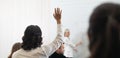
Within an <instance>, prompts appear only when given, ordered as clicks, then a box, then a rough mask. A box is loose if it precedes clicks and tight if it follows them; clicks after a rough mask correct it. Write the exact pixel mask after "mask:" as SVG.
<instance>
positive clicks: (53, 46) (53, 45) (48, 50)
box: [42, 24, 63, 56]
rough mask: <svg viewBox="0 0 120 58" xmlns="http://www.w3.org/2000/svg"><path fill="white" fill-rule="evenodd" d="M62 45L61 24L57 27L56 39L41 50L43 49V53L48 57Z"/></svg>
mask: <svg viewBox="0 0 120 58" xmlns="http://www.w3.org/2000/svg"><path fill="white" fill-rule="evenodd" d="M62 43H63V40H62V29H61V24H58V25H57V37H56V39H55V40H54V41H53V42H52V43H50V44H49V45H45V46H43V47H42V48H43V49H44V52H45V53H46V55H47V56H50V55H51V54H53V53H54V52H55V51H56V50H57V49H58V48H59V47H60V46H61V44H62Z"/></svg>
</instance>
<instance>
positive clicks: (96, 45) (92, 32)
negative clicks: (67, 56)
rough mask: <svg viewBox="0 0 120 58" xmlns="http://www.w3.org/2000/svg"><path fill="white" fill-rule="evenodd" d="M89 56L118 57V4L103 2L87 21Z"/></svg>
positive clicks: (119, 13)
mask: <svg viewBox="0 0 120 58" xmlns="http://www.w3.org/2000/svg"><path fill="white" fill-rule="evenodd" d="M88 35H89V39H90V44H89V49H90V53H91V56H90V58H120V5H119V4H115V3H103V4H101V5H99V6H98V7H97V8H96V9H95V10H94V11H93V13H92V15H91V17H90V21H89V29H88Z"/></svg>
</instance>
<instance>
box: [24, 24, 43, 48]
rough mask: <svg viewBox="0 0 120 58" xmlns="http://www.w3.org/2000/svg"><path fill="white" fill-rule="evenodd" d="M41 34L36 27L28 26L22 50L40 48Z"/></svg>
mask: <svg viewBox="0 0 120 58" xmlns="http://www.w3.org/2000/svg"><path fill="white" fill-rule="evenodd" d="M41 36H42V32H41V29H40V28H39V27H38V26H37V25H30V26H28V27H27V28H26V30H25V32H24V36H23V38H22V39H23V43H22V44H23V45H22V48H23V49H24V50H31V49H35V48H37V47H40V46H41V44H42V37H41Z"/></svg>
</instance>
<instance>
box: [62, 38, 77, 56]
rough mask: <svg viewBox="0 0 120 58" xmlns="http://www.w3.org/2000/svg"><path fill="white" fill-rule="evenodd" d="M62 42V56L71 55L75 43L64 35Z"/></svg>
mask: <svg viewBox="0 0 120 58" xmlns="http://www.w3.org/2000/svg"><path fill="white" fill-rule="evenodd" d="M64 43H65V51H64V56H66V57H73V49H74V48H75V45H74V44H73V43H72V42H71V41H70V38H68V37H64Z"/></svg>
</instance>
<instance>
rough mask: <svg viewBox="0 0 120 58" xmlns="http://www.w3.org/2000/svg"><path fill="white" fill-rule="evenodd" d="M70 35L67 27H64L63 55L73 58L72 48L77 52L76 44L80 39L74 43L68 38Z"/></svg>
mask: <svg viewBox="0 0 120 58" xmlns="http://www.w3.org/2000/svg"><path fill="white" fill-rule="evenodd" d="M69 36H70V30H69V29H65V32H64V40H63V41H64V43H65V51H64V55H65V57H66V58H73V50H75V51H76V52H77V48H76V47H77V46H79V45H80V44H81V43H82V41H81V40H80V42H78V43H77V44H76V45H75V44H73V43H72V42H71V40H70V38H69Z"/></svg>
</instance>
